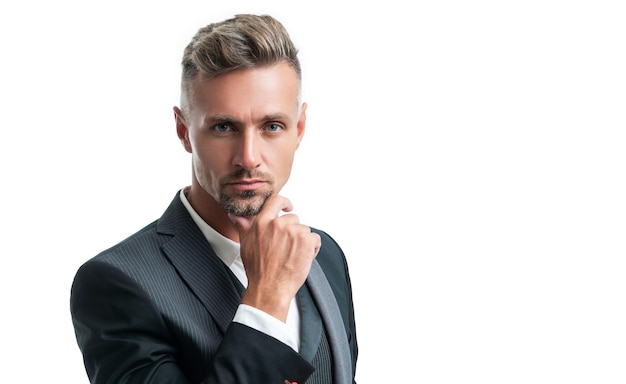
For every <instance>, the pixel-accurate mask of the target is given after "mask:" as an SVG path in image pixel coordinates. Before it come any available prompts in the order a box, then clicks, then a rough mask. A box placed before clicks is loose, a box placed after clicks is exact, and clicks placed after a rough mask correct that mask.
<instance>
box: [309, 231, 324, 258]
mask: <svg viewBox="0 0 626 384" xmlns="http://www.w3.org/2000/svg"><path fill="white" fill-rule="evenodd" d="M311 235H314V236H315V253H314V255H313V257H316V256H317V254H318V253H319V252H320V248H322V238H321V237H320V235H318V234H317V233H313V232H311Z"/></svg>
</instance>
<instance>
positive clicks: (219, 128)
mask: <svg viewBox="0 0 626 384" xmlns="http://www.w3.org/2000/svg"><path fill="white" fill-rule="evenodd" d="M213 130H214V131H216V132H230V131H232V130H233V127H232V126H231V125H230V124H227V123H222V124H216V125H215V126H213Z"/></svg>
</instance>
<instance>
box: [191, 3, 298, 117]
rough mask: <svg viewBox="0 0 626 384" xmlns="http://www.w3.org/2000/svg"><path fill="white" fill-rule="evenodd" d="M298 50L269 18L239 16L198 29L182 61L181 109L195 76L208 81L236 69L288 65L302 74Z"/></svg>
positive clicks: (277, 24)
mask: <svg viewBox="0 0 626 384" xmlns="http://www.w3.org/2000/svg"><path fill="white" fill-rule="evenodd" d="M297 55H298V50H297V49H296V47H295V46H294V44H293V42H292V41H291V38H290V37H289V34H288V33H287V30H286V29H285V27H284V26H283V25H282V24H281V23H280V22H279V21H278V20H276V19H275V18H273V17H271V16H268V15H251V14H239V15H236V16H235V17H233V18H231V19H227V20H224V21H220V22H217V23H213V24H209V25H207V26H206V27H203V28H201V29H199V30H198V32H197V33H196V34H195V35H194V37H193V38H192V39H191V42H190V43H189V44H188V45H187V47H186V48H185V51H184V54H183V60H182V79H181V91H182V95H181V104H182V105H181V107H182V108H183V110H184V109H186V107H187V106H186V102H185V98H186V97H187V96H188V95H189V91H190V86H191V82H192V81H193V79H194V77H195V76H196V75H197V74H199V73H200V74H202V75H204V76H208V77H210V78H214V77H218V76H220V75H223V74H225V73H228V72H231V71H235V70H238V69H247V68H255V67H263V66H270V65H273V64H277V63H279V62H281V61H284V62H287V63H288V64H289V65H291V67H292V68H293V69H294V71H295V72H296V75H297V76H298V81H299V82H300V81H301V78H302V73H301V68H300V61H299V60H298V56H297Z"/></svg>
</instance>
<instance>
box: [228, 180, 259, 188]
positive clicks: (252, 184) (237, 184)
mask: <svg viewBox="0 0 626 384" xmlns="http://www.w3.org/2000/svg"><path fill="white" fill-rule="evenodd" d="M266 183H267V182H266V181H265V180H259V179H244V180H237V181H231V182H229V183H228V184H227V185H228V186H230V187H232V188H234V189H236V190H238V191H254V190H257V189H259V188H261V187H262V186H263V185H264V184H266Z"/></svg>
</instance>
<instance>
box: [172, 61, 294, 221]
mask: <svg viewBox="0 0 626 384" xmlns="http://www.w3.org/2000/svg"><path fill="white" fill-rule="evenodd" d="M298 90H299V89H298V78H297V75H296V73H295V71H294V70H293V69H292V68H291V67H290V66H289V65H288V64H287V63H282V62H281V63H279V64H276V65H273V66H269V67H261V68H253V69H245V70H238V71H234V72H230V73H227V74H224V75H221V76H219V77H216V78H206V77H203V76H201V75H198V76H196V78H195V79H194V80H193V83H192V86H191V91H190V95H189V96H188V104H189V113H187V116H185V121H184V124H183V123H179V124H177V130H178V135H179V137H180V138H181V141H182V142H183V145H184V146H185V148H186V149H187V151H188V152H190V153H191V154H192V163H193V174H194V183H197V184H199V186H200V187H201V188H202V189H203V190H204V191H206V193H208V194H209V195H210V196H211V197H212V198H213V199H214V200H215V201H216V202H217V203H218V204H219V206H220V207H221V208H222V209H224V210H225V211H227V212H229V213H232V214H234V215H237V216H255V215H257V214H258V212H259V211H260V209H261V207H262V206H263V203H264V202H265V200H266V199H267V197H269V196H270V195H271V194H272V193H278V192H279V191H280V190H281V189H282V187H283V186H284V185H285V183H286V182H287V180H288V178H289V174H290V173H291V166H292V164H293V158H294V154H295V151H296V149H297V148H298V145H299V143H300V140H301V139H302V136H303V134H304V128H305V122H306V116H305V110H306V105H303V106H302V109H301V110H300V111H299V106H298ZM299 112H300V113H299ZM193 187H194V185H193V184H192V188H193Z"/></svg>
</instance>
